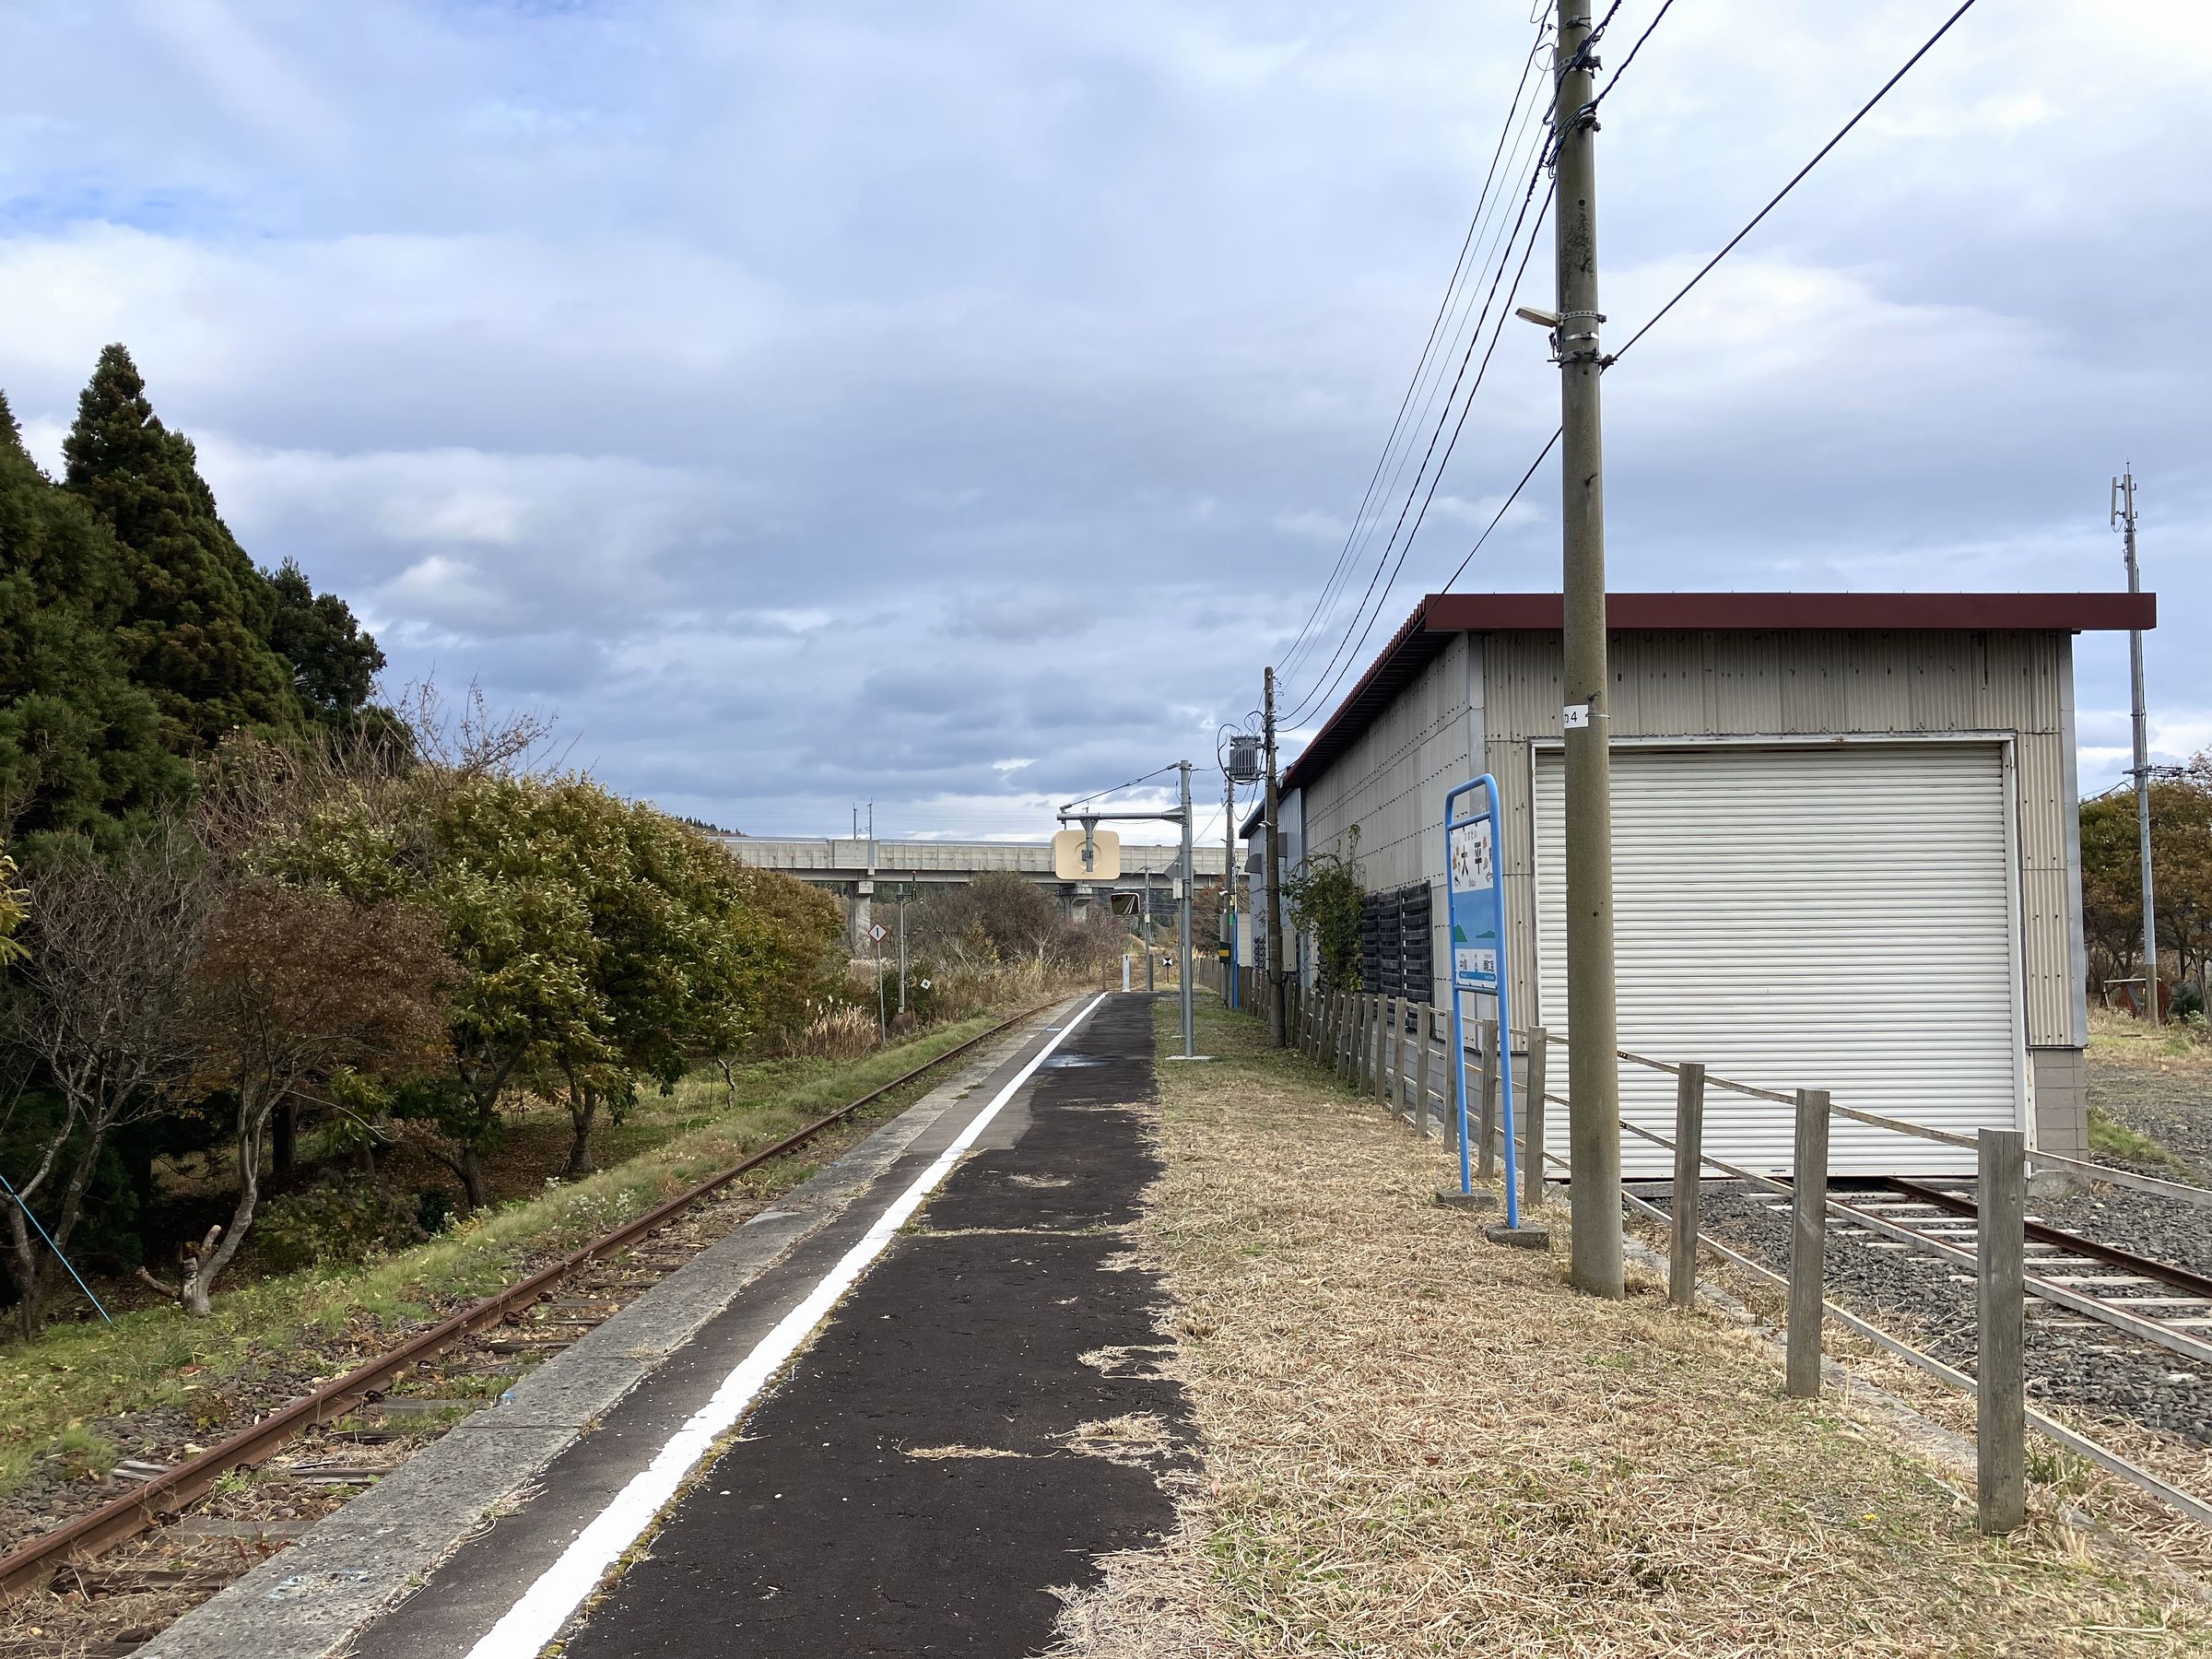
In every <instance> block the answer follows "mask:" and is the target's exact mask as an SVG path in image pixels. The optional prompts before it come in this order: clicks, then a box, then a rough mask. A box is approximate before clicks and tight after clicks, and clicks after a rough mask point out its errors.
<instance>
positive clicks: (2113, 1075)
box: [2089, 1041, 2212, 1230]
mask: <svg viewBox="0 0 2212 1659" xmlns="http://www.w3.org/2000/svg"><path fill="white" fill-rule="evenodd" d="M2089 1106H2090V1109H2091V1110H2092V1111H2096V1112H2102V1113H2103V1114H2104V1115H2105V1116H2106V1117H2108V1118H2111V1119H2112V1121H2113V1122H2114V1123H2117V1124H2124V1125H2125V1126H2126V1127H2128V1128H2130V1129H2133V1130H2134V1131H2136V1134H2138V1135H2148V1136H2150V1138H2151V1139H2153V1140H2155V1141H2157V1142H2158V1143H2159V1145H2160V1146H2162V1147H2165V1148H2166V1150H2167V1151H2169V1152H2171V1154H2173V1156H2174V1157H2175V1158H2176V1159H2179V1160H2180V1161H2181V1162H2182V1163H2183V1165H2184V1166H2186V1173H2184V1172H2183V1171H2177V1170H2175V1169H2173V1168H2172V1167H2171V1165H2168V1166H2165V1167H2162V1168H2157V1169H2148V1168H2147V1169H2146V1171H2145V1172H2146V1173H2148V1174H2159V1175H2165V1176H2168V1177H2170V1178H2171V1177H2174V1176H2177V1175H2178V1176H2181V1177H2182V1178H2183V1179H2184V1180H2194V1181H2197V1182H2206V1183H2212V1050H2200V1051H2197V1052H2196V1053H2193V1054H2190V1055H2186V1056H2173V1055H2168V1054H2164V1053H2160V1052H2159V1048H2158V1047H2157V1046H2156V1045H2152V1044H2149V1043H2145V1044H2144V1045H2143V1049H2142V1051H2140V1052H2138V1051H2137V1050H2136V1047H2135V1046H2134V1045H2133V1044H2123V1043H2120V1042H2116V1041H2115V1042H2104V1041H2100V1042H2099V1043H2098V1044H2097V1046H2095V1047H2093V1048H2092V1049H2091V1050H2090V1051H2089ZM2207 1230H2212V1224H2207Z"/></svg>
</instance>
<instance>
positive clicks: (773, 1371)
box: [146, 995, 1189, 1659]
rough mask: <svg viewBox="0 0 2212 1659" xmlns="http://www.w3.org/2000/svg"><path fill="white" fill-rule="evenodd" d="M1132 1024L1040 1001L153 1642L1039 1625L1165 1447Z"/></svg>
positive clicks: (732, 1641) (500, 1648)
mask: <svg viewBox="0 0 2212 1659" xmlns="http://www.w3.org/2000/svg"><path fill="white" fill-rule="evenodd" d="M1152 1053H1153V1037H1152V1007H1151V999H1149V998H1147V997H1145V996H1142V995H1107V996H1100V997H1097V998H1088V997H1086V998H1083V999H1080V1000H1078V1001H1076V1002H1074V1003H1071V1004H1069V1005H1067V1006H1065V1007H1064V1008H1063V1009H1061V1010H1060V1011H1058V1012H1057V1013H1056V1014H1055V1015H1054V1016H1053V1017H1051V1018H1050V1019H1049V1020H1048V1021H1047V1023H1046V1024H1045V1026H1044V1027H1043V1028H1042V1029H1040V1030H1032V1031H1031V1032H1030V1034H1028V1035H1027V1036H1026V1037H1025V1038H1024V1039H1023V1040H1021V1041H1018V1042H1017V1043H1015V1044H1013V1045H1011V1047H1010V1049H1008V1050H1002V1051H1001V1052H1000V1053H998V1054H997V1055H995V1056H994V1059H993V1061H992V1062H990V1063H989V1064H988V1065H987V1067H985V1066H979V1067H977V1068H973V1069H972V1070H971V1072H970V1073H968V1074H966V1075H964V1076H963V1077H961V1078H960V1079H957V1080H956V1086H947V1088H944V1089H941V1090H939V1091H937V1093H935V1094H934V1095H933V1096H932V1097H931V1098H930V1099H929V1100H925V1101H924V1102H923V1103H922V1104H921V1105H920V1106H917V1107H916V1108H914V1109H913V1110H912V1111H911V1112H908V1113H906V1114H904V1115H903V1116H901V1117H900V1119H898V1120H896V1121H895V1122H894V1123H892V1124H888V1125H886V1127H885V1128H884V1129H883V1130H881V1131H878V1132H877V1135H876V1136H874V1137H871V1139H870V1140H869V1141H868V1142H867V1143H865V1144H864V1145H863V1146H862V1147H860V1148H858V1149H856V1150H855V1151H854V1152H853V1154H850V1155H848V1157H847V1158H846V1159H842V1160H841V1161H840V1164H839V1165H837V1166H833V1167H832V1168H831V1169H830V1170H828V1171H823V1172H822V1174H821V1175H819V1176H818V1177H817V1178H816V1180H815V1182H809V1183H808V1186H807V1187H803V1188H801V1189H799V1190H798V1192H796V1193H794V1194H792V1195H791V1197H790V1198H789V1199H788V1200H786V1202H785V1203H784V1204H783V1205H782V1206H779V1207H778V1208H776V1209H773V1210H770V1211H768V1212H765V1213H764V1214H763V1215H762V1216H760V1217H758V1218H755V1220H754V1221H753V1222H752V1223H750V1224H748V1225H747V1227H745V1228H741V1229H739V1230H738V1231H737V1232H736V1233H735V1234H734V1235H732V1237H731V1238H730V1239H729V1240H727V1241H724V1244H722V1245H717V1246H715V1247H714V1248H713V1249H711V1250H709V1251H707V1252H706V1253H702V1254H701V1255H700V1257H699V1258H698V1259H697V1260H695V1261H694V1262H693V1263H691V1264H690V1265H688V1266H686V1267H685V1268H683V1269H681V1270H680V1271H679V1272H677V1274H676V1275H674V1276H672V1277H671V1278H670V1279H669V1280H668V1281H666V1284H665V1287H664V1288H665V1291H666V1294H665V1295H663V1294H662V1291H661V1290H659V1289H656V1291H655V1293H654V1294H655V1295H656V1296H659V1297H660V1298H661V1300H662V1302H663V1303H664V1304H665V1306H664V1309H663V1311H662V1312H661V1313H660V1314H659V1315H658V1318H659V1322H660V1323H659V1325H658V1326H657V1327H656V1326H655V1325H654V1324H653V1323H652V1314H653V1311H652V1310H651V1309H650V1308H649V1307H648V1306H647V1302H650V1301H651V1300H652V1298H648V1299H645V1300H644V1301H641V1303H640V1304H639V1308H638V1309H637V1310H636V1312H640V1313H641V1314H645V1315H648V1318H646V1319H643V1320H640V1321H634V1322H632V1326H631V1328H629V1329H627V1330H619V1329H618V1327H617V1325H616V1324H611V1323H610V1324H609V1325H608V1326H606V1327H603V1330H604V1332H605V1333H606V1335H607V1340H606V1341H602V1342H599V1343H596V1344H592V1343H586V1344H580V1345H578V1347H576V1348H574V1349H572V1350H571V1351H570V1352H569V1353H566V1354H563V1355H561V1356H559V1357H558V1358H556V1359H553V1360H550V1361H548V1362H547V1364H546V1365H544V1366H542V1367H541V1368H539V1370H538V1371H535V1372H534V1373H533V1374H532V1375H531V1377H530V1378H529V1379H528V1380H527V1381H526V1382H525V1383H524V1384H523V1385H522V1386H520V1387H518V1388H517V1389H516V1390H515V1391H513V1394H512V1396H511V1397H510V1398H509V1399H508V1400H507V1401H505V1402H503V1403H502V1404H501V1405H500V1406H499V1407H497V1408H494V1409H492V1410H489V1411H487V1412H484V1413H481V1414H479V1418H480V1420H472V1423H471V1424H470V1425H467V1426H465V1427H464V1428H463V1429H462V1430H456V1431H454V1432H453V1434H450V1435H448V1436H447V1437H446V1438H445V1439H444V1440H443V1441H440V1442H439V1443H438V1444H437V1445H436V1446H433V1447H431V1448H429V1449H428V1450H427V1451H425V1452H424V1453H421V1454H420V1455H419V1456H418V1458H417V1459H416V1460H414V1461H413V1462H412V1463H410V1464H409V1465H407V1467H406V1471H404V1472H403V1474H404V1479H403V1478H400V1477H394V1479H393V1480H390V1481H387V1482H386V1483H385V1484H384V1485H383V1487H382V1488H379V1490H378V1491H377V1492H375V1493H374V1494H372V1495H371V1499H369V1500H363V1501H362V1502H359V1503H357V1504H354V1505H351V1506H348V1508H347V1510H346V1511H341V1512H339V1514H338V1515H335V1516H333V1517H332V1518H331V1523H326V1524H325V1525H324V1527H322V1528H318V1529H317V1531H316V1532H315V1533H312V1534H310V1535H309V1536H308V1537H307V1538H306V1539H304V1540H302V1542H301V1543H300V1545H299V1546H298V1547H295V1548H294V1549H293V1550H291V1551H288V1552H287V1553H286V1554H285V1555H284V1556H283V1557H281V1558H279V1559H277V1560H275V1561H272V1562H270V1563H269V1564H268V1565H267V1566H266V1567H265V1568H263V1569H261V1570H258V1571H256V1572H254V1573H253V1574H250V1575H249V1576H248V1577H246V1578H245V1579H242V1580H241V1581H240V1582H239V1583H237V1584H235V1585H233V1586H231V1588H230V1589H229V1590H228V1591H226V1592H224V1593H223V1594H221V1595H219V1596H218V1597H217V1598H216V1599H215V1600H214V1601H211V1602H209V1603H207V1604H206V1606H203V1607H201V1608H200V1609H199V1610H198V1611H196V1612H194V1614H192V1615H191V1616H189V1617H188V1618H185V1619H183V1620H182V1621H181V1622H180V1623H179V1624H178V1625H176V1626H175V1627H173V1628H172V1629H171V1630H170V1631H169V1632H168V1633H167V1634H166V1635H164V1636H163V1637H161V1638H159V1640H158V1641H156V1642H155V1643H153V1644H152V1645H151V1646H150V1647H148V1648H147V1650H146V1652H147V1653H148V1654H149V1655H154V1656H156V1659H205V1656H206V1655H214V1654H226V1655H228V1654H238V1653H249V1652H251V1653H256V1654H266V1655H270V1656H271V1659H291V1656H293V1655H299V1656H300V1659H306V1656H308V1655H321V1654H325V1653H337V1652H345V1653H349V1654H353V1655H358V1656H359V1659H431V1656H433V1655H437V1656H446V1655H453V1656H456V1659H457V1656H463V1655H465V1656H468V1659H524V1656H526V1655H535V1654H537V1653H541V1652H543V1651H544V1650H545V1649H546V1648H547V1645H548V1644H549V1643H552V1642H555V1641H559V1642H560V1643H561V1648H560V1651H561V1652H562V1653H564V1654H566V1655H572V1656H577V1659H590V1656H593V1655H605V1656H606V1659H616V1656H618V1655H621V1656H627V1655H631V1654H648V1653H682V1654H696V1655H702V1656H705V1655H725V1654H726V1655H739V1654H747V1655H749V1654H765V1653H776V1654H779V1655H784V1654H788V1655H809V1654H825V1655H826V1654H830V1653H837V1654H849V1653H881V1652H930V1653H948V1652H976V1653H1020V1652H1028V1651H1033V1650H1035V1649H1038V1648H1041V1647H1043V1646H1046V1645H1048V1644H1049V1643H1050V1641H1051V1640H1052V1631H1053V1622H1054V1619H1055V1617H1056V1616H1057V1614H1058V1612H1059V1609H1060V1607H1061V1606H1062V1605H1063V1597H1064V1596H1065V1594H1068V1593H1069V1592H1071V1591H1074V1590H1077V1589H1080V1588H1082V1587H1083V1586H1084V1585H1086V1584H1087V1583H1090V1582H1092V1581H1093V1580H1095V1577H1096V1575H1097V1567H1096V1563H1097V1561H1098V1560H1099V1559H1100V1558H1101V1557H1102V1556H1104V1555H1106V1554H1108V1553H1110V1552H1112V1551H1114V1550H1117V1549H1123V1548H1128V1547H1135V1546H1139V1545H1142V1544H1144V1543H1146V1542H1148V1541H1149V1540H1150V1539H1152V1538H1153V1537H1155V1536H1157V1535H1159V1534H1161V1533H1163V1532H1165V1531H1166V1530H1167V1528H1168V1526H1169V1524H1170V1522H1171V1503H1170V1500H1169V1498H1168V1496H1167V1494H1166V1492H1165V1491H1164V1489H1163V1488H1162V1485H1161V1477H1162V1476H1163V1474H1165V1473H1167V1472H1168V1471H1169V1470H1170V1469H1171V1468H1172V1467H1174V1466H1175V1465H1178V1464H1179V1463H1182V1462H1183V1461H1185V1460H1186V1459H1187V1458H1188V1456H1189V1452H1188V1443H1189V1442H1188V1430H1187V1418H1188V1413H1187V1407H1186V1404H1185V1402H1184V1400H1183V1398H1182V1392H1181V1389H1180V1387H1179V1385H1178V1384H1176V1383H1175V1382H1171V1381H1170V1380H1168V1379H1167V1378H1165V1377H1163V1376H1162V1375H1160V1374H1159V1367H1158V1364H1157V1360H1158V1358H1159V1352H1160V1348H1161V1345H1162V1344H1163V1343H1164V1342H1166V1341H1167V1340H1168V1339H1167V1338H1165V1337H1163V1336H1162V1335H1160V1333H1159V1331H1158V1330H1157V1329H1156V1328H1155V1317H1156V1310H1157V1308H1158V1306H1159V1304H1160V1303H1161V1301H1162V1300H1164V1293H1163V1291H1162V1289H1161V1288H1160V1286H1159V1283H1158V1282H1157V1279H1156V1277H1154V1276H1153V1275H1152V1274H1150V1273H1148V1272H1147V1271H1145V1270H1143V1269H1142V1268H1141V1267H1140V1266H1137V1265H1135V1263H1134V1261H1133V1260H1132V1258H1131V1254H1130V1240H1129V1237H1128V1232H1129V1230H1130V1228H1131V1227H1132V1225H1133V1224H1134V1223H1135V1219H1136V1218H1137V1214H1138V1209H1139V1205H1140V1200H1141V1194H1143V1192H1144V1190H1145V1189H1146V1187H1147V1185H1148V1184H1149V1183H1150V1182H1152V1180H1153V1179H1154V1178H1155V1176H1156V1175H1157V1174H1158V1172H1159V1162H1158V1158H1157V1155H1156V1153H1155V1151H1154V1150H1153V1142H1152V1135H1151V1133H1150V1129H1149V1126H1148V1123H1147V1115H1146V1113H1145V1112H1144V1111H1143V1107H1144V1105H1145V1103H1146V1102H1147V1101H1148V1100H1150V1099H1151V1098H1152V1095H1153V1088H1154V1080H1153V1067H1152ZM809 1189H816V1190H814V1191H811V1192H810V1190H809ZM747 1235H753V1237H752V1238H750V1239H749V1240H748V1238H747ZM733 1285H735V1290H734V1291H733V1289H732V1287H733ZM686 1308H689V1309H691V1310H693V1316H692V1317H691V1319H690V1322H689V1324H688V1328H687V1327H686V1325H685V1319H684V1315H683V1313H682V1312H681V1311H682V1310H683V1309H686ZM701 1309H703V1310H704V1312H700V1310H701Z"/></svg>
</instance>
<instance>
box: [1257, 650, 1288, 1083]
mask: <svg viewBox="0 0 2212 1659" xmlns="http://www.w3.org/2000/svg"><path fill="white" fill-rule="evenodd" d="M1266 686H1267V694H1266V696H1265V699H1264V700H1263V707H1264V709H1265V714H1264V719H1265V727H1264V731H1265V736H1266V746H1267V1041H1269V1042H1271V1043H1273V1044H1274V1045H1275V1046H1276V1047H1277V1048H1281V1047H1283V1046H1284V1044H1285V1043H1286V1042H1287V1041H1288V1036H1289V1020H1288V1017H1287V1016H1286V1014H1285V1011H1284V1006H1283V997H1284V990H1283V836H1282V831H1281V830H1279V829H1278V828H1277V825H1276V821H1275V818H1276V809H1277V806H1280V805H1281V802H1280V800H1279V799H1278V798H1277V784H1276V781H1275V670H1274V669H1272V668H1270V669H1268V670H1267V682H1266Z"/></svg>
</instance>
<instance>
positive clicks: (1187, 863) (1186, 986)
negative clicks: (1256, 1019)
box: [1176, 760, 1198, 1054]
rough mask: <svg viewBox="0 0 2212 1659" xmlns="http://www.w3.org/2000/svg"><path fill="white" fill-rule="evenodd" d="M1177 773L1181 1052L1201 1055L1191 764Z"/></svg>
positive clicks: (1181, 763)
mask: <svg viewBox="0 0 2212 1659" xmlns="http://www.w3.org/2000/svg"><path fill="white" fill-rule="evenodd" d="M1177 770H1178V771H1180V772H1181V773H1182V906H1181V908H1180V910H1179V911H1178V912H1177V917H1176V922H1177V934H1178V943H1179V944H1180V946H1181V947H1182V974H1181V976H1180V977H1181V978H1182V1052H1183V1053H1185V1054H1194V1053H1197V1052H1198V1030H1197V1026H1196V1023H1195V1021H1194V1019H1193V1018H1192V1014H1191V898H1192V891H1193V889H1194V888H1196V886H1197V885H1198V857H1197V849H1196V845H1195V843H1194V841H1193V839H1192V833H1191V832H1192V829H1193V826H1192V823H1191V763H1190V762H1189V761H1188V760H1183V761H1179V762H1178V763H1177Z"/></svg>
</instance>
